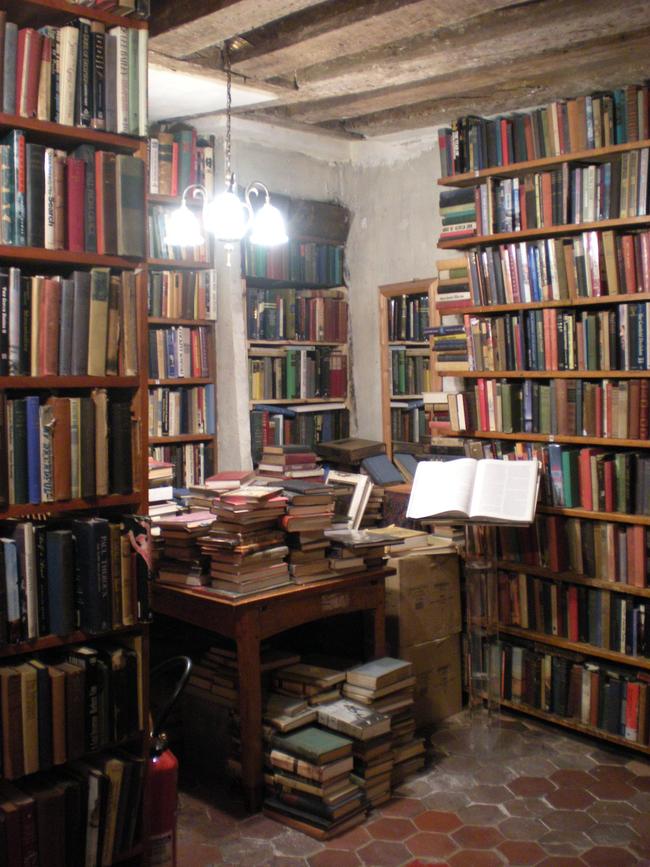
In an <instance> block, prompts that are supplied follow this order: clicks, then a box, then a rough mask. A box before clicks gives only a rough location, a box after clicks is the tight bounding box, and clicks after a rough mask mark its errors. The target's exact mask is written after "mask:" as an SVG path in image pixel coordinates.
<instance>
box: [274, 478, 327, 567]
mask: <svg viewBox="0 0 650 867" xmlns="http://www.w3.org/2000/svg"><path fill="white" fill-rule="evenodd" d="M283 488H284V495H285V497H286V498H287V513H286V515H285V516H284V517H283V518H282V526H283V528H284V529H285V530H286V531H287V532H286V536H287V544H288V546H289V571H290V572H291V578H292V580H293V581H294V582H295V583H296V584H307V583H309V582H310V581H318V580H320V579H322V578H330V577H331V576H332V574H333V573H332V570H331V569H330V568H329V561H328V558H327V550H328V547H329V542H328V541H327V539H326V537H325V531H326V530H328V529H330V528H331V526H332V513H333V497H332V491H331V489H330V488H328V487H327V485H323V484H320V483H319V482H309V481H305V480H302V479H295V480H291V481H287V482H285V483H284V485H283Z"/></svg>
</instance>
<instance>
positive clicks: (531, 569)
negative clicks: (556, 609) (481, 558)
mask: <svg viewBox="0 0 650 867" xmlns="http://www.w3.org/2000/svg"><path fill="white" fill-rule="evenodd" d="M496 565H497V569H503V570H505V571H508V572H525V573H526V575H537V576H538V577H539V578H549V579H551V580H553V581H562V582H564V583H566V584H582V585H583V586H586V587H596V588H597V589H598V590H610V591H611V592H612V593H623V594H625V595H626V596H639V597H641V598H643V599H650V587H635V586H634V585H633V584H621V583H620V582H618V581H599V580H598V579H597V578H589V577H588V576H587V575H580V574H578V573H577V572H554V571H553V570H552V569H548V568H546V567H545V566H530V565H529V564H528V563H525V564H521V563H516V562H512V561H511V560H498V561H497V564H496Z"/></svg>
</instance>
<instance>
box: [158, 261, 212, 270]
mask: <svg viewBox="0 0 650 867" xmlns="http://www.w3.org/2000/svg"><path fill="white" fill-rule="evenodd" d="M147 265H149V267H150V268H158V269H160V268H163V269H164V270H165V271H179V270H184V269H187V270H188V271H208V270H209V269H210V268H211V267H212V265H211V264H210V262H201V261H194V260H193V259H152V258H149V259H147Z"/></svg>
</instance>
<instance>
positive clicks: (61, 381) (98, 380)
mask: <svg viewBox="0 0 650 867" xmlns="http://www.w3.org/2000/svg"><path fill="white" fill-rule="evenodd" d="M139 385H140V380H139V378H138V377H137V376H0V390H9V389H18V388H20V389H24V388H29V389H32V390H34V391H43V390H48V391H51V390H54V389H63V388H137V387H138V386H139Z"/></svg>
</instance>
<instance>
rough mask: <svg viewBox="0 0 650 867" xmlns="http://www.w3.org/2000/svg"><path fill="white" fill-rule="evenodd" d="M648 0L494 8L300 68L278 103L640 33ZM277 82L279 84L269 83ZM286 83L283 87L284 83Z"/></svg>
mask: <svg viewBox="0 0 650 867" xmlns="http://www.w3.org/2000/svg"><path fill="white" fill-rule="evenodd" d="M647 21H648V3H647V0H627V2H626V4H625V8H624V14H623V11H622V10H621V7H620V6H619V5H618V4H616V3H613V2H612V0H590V2H589V4H588V9H587V8H586V6H585V2H584V0H545V2H531V3H528V4H525V5H521V4H520V5H517V6H513V7H509V8H502V9H498V10H497V11H494V12H491V13H489V14H486V15H481V16H479V17H477V18H474V19H472V20H471V21H469V22H467V23H464V24H461V25H457V26H452V27H445V28H440V29H439V30H437V31H436V32H435V33H434V34H433V35H431V34H423V35H421V36H416V37H413V38H411V39H407V40H401V41H399V42H395V43H393V44H391V45H388V46H383V47H381V48H377V49H373V50H370V51H362V52H359V53H357V54H354V55H348V56H344V57H340V58H338V59H337V60H333V61H330V62H328V63H325V64H315V65H313V66H311V67H307V68H305V69H302V70H299V71H298V73H297V76H296V84H297V89H294V90H293V91H289V90H287V92H286V94H285V102H288V103H295V102H300V101H305V102H309V101H314V100H317V99H323V98H327V97H336V96H343V95H346V94H357V93H360V92H368V91H372V90H379V89H382V88H385V87H386V85H387V82H390V84H391V86H393V87H399V86H406V85H409V84H412V83H413V82H418V81H423V80H425V79H428V78H433V77H436V76H440V75H446V74H448V73H449V72H450V70H454V71H456V72H457V73H460V72H462V71H468V70H470V69H479V68H481V67H483V66H487V65H491V64H498V63H510V62H512V61H514V60H516V59H518V58H526V57H529V56H531V55H534V54H539V53H541V52H546V51H553V50H557V49H558V48H559V49H563V48H569V47H570V46H571V45H572V44H575V43H577V42H582V41H585V40H590V39H597V38H599V37H600V38H603V39H604V38H615V37H616V36H618V35H620V34H621V33H626V32H627V33H629V32H632V31H634V30H637V29H640V28H643V27H645V26H646V24H647ZM272 81H273V83H277V84H280V83H281V82H280V80H279V79H272ZM284 83H286V82H284Z"/></svg>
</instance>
